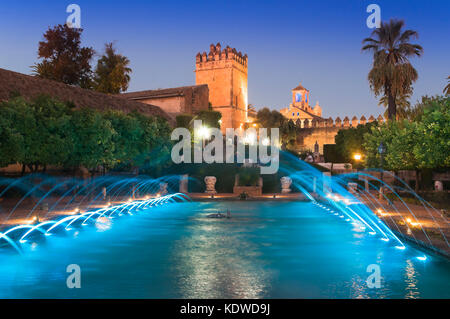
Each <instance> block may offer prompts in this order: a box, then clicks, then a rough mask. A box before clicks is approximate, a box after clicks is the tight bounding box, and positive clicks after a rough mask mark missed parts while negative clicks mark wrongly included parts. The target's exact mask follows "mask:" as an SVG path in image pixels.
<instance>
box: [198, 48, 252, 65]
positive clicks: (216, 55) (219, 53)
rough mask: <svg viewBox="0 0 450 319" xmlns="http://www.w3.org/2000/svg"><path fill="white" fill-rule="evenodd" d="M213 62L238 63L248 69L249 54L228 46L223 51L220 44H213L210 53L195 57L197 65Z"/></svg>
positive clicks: (199, 54)
mask: <svg viewBox="0 0 450 319" xmlns="http://www.w3.org/2000/svg"><path fill="white" fill-rule="evenodd" d="M213 61H236V62H237V63H239V64H241V65H242V66H244V67H247V62H248V56H247V54H242V52H240V51H239V52H238V51H237V50H236V49H235V48H230V47H229V46H226V47H225V48H223V49H222V46H221V45H220V43H217V44H216V45H214V44H211V45H210V46H209V53H206V52H203V53H200V52H199V53H197V55H196V57H195V62H196V64H203V63H207V62H213Z"/></svg>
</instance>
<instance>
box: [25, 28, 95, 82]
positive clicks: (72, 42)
mask: <svg viewBox="0 0 450 319" xmlns="http://www.w3.org/2000/svg"><path fill="white" fill-rule="evenodd" d="M82 32H83V29H76V28H70V27H68V26H67V25H66V24H64V25H61V24H59V25H57V26H55V27H53V28H49V29H48V30H47V31H46V32H45V33H44V39H45V40H44V41H40V42H39V50H38V58H39V59H43V60H42V61H41V62H39V63H35V65H34V66H32V69H33V72H34V74H35V75H37V76H40V77H43V78H47V79H51V80H56V81H60V82H64V83H66V84H70V85H77V86H80V87H83V88H90V87H91V77H92V70H91V65H90V61H91V59H92V57H93V56H94V53H95V51H94V49H92V48H90V47H81V33H82Z"/></svg>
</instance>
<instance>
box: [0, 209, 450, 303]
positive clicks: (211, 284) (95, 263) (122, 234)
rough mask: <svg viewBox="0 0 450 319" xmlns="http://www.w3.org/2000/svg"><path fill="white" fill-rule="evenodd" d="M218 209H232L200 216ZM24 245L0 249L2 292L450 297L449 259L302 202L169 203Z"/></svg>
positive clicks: (1, 295) (41, 294)
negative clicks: (377, 278)
mask: <svg viewBox="0 0 450 319" xmlns="http://www.w3.org/2000/svg"><path fill="white" fill-rule="evenodd" d="M218 209H219V210H222V211H223V210H226V209H230V210H231V211H232V214H233V218H231V219H212V218H207V217H206V215H208V214H210V213H215V212H216V211H217V210H218ZM25 245H26V249H25V250H26V252H25V253H24V254H23V255H18V254H15V253H13V252H8V251H4V250H3V251H0V298H450V285H449V283H450V263H449V262H448V261H447V260H444V259H441V258H439V257H437V256H431V255H427V256H428V259H427V260H426V261H420V260H418V259H416V257H417V256H423V255H424V253H423V252H421V251H418V250H416V249H414V248H413V247H411V246H407V248H406V249H405V250H403V251H402V250H398V249H395V248H394V247H393V244H390V243H386V242H384V241H382V240H380V238H379V237H376V236H371V235H369V234H368V233H367V232H362V231H361V230H359V229H358V228H355V227H354V226H352V225H351V224H350V223H347V222H345V221H344V220H343V219H340V218H337V217H336V216H334V215H332V214H329V213H327V212H326V211H324V210H322V209H320V208H318V207H317V206H315V205H312V204H311V203H304V202H278V203H276V202H217V203H192V202H191V203H179V204H170V205H167V206H163V207H155V208H151V209H149V210H147V211H145V212H139V213H138V214H136V215H134V216H123V217H120V218H118V219H114V220H113V222H112V223H111V224H97V225H96V226H93V225H92V226H85V227H80V228H74V229H72V230H70V231H68V232H66V233H65V234H64V236H63V235H60V234H59V235H52V236H50V237H47V238H46V240H45V241H44V242H42V241H40V242H37V243H33V242H32V241H30V242H29V243H27V244H25ZM69 264H78V265H79V266H80V268H81V288H79V289H76V288H75V289H69V288H67V286H66V279H67V276H68V275H69V274H68V273H67V272H66V267H67V265H69ZM370 264H378V265H379V266H380V271H381V278H382V279H381V288H368V286H367V284H366V279H367V277H368V276H369V275H370V273H368V272H366V269H367V266H368V265H370Z"/></svg>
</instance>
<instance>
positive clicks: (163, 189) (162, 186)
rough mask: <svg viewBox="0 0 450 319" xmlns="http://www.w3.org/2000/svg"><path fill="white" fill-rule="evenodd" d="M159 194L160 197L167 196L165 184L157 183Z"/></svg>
mask: <svg viewBox="0 0 450 319" xmlns="http://www.w3.org/2000/svg"><path fill="white" fill-rule="evenodd" d="M159 194H160V195H161V196H163V195H166V194H167V183H159Z"/></svg>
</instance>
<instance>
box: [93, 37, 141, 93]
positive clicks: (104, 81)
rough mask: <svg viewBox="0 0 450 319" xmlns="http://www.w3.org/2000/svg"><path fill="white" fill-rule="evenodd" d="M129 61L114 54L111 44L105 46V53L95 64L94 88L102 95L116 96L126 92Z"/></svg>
mask: <svg viewBox="0 0 450 319" xmlns="http://www.w3.org/2000/svg"><path fill="white" fill-rule="evenodd" d="M129 64H130V60H129V59H128V58H127V57H126V56H123V55H121V54H119V53H117V52H116V49H115V48H114V46H113V44H112V43H106V44H105V53H104V54H103V55H102V56H101V58H100V59H99V60H98V62H97V67H96V69H95V75H94V88H95V89H96V90H97V91H99V92H103V93H111V94H118V93H120V92H122V91H126V90H127V88H128V83H129V82H130V75H129V74H130V73H131V72H132V71H131V69H130V68H129V67H128V66H129Z"/></svg>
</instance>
